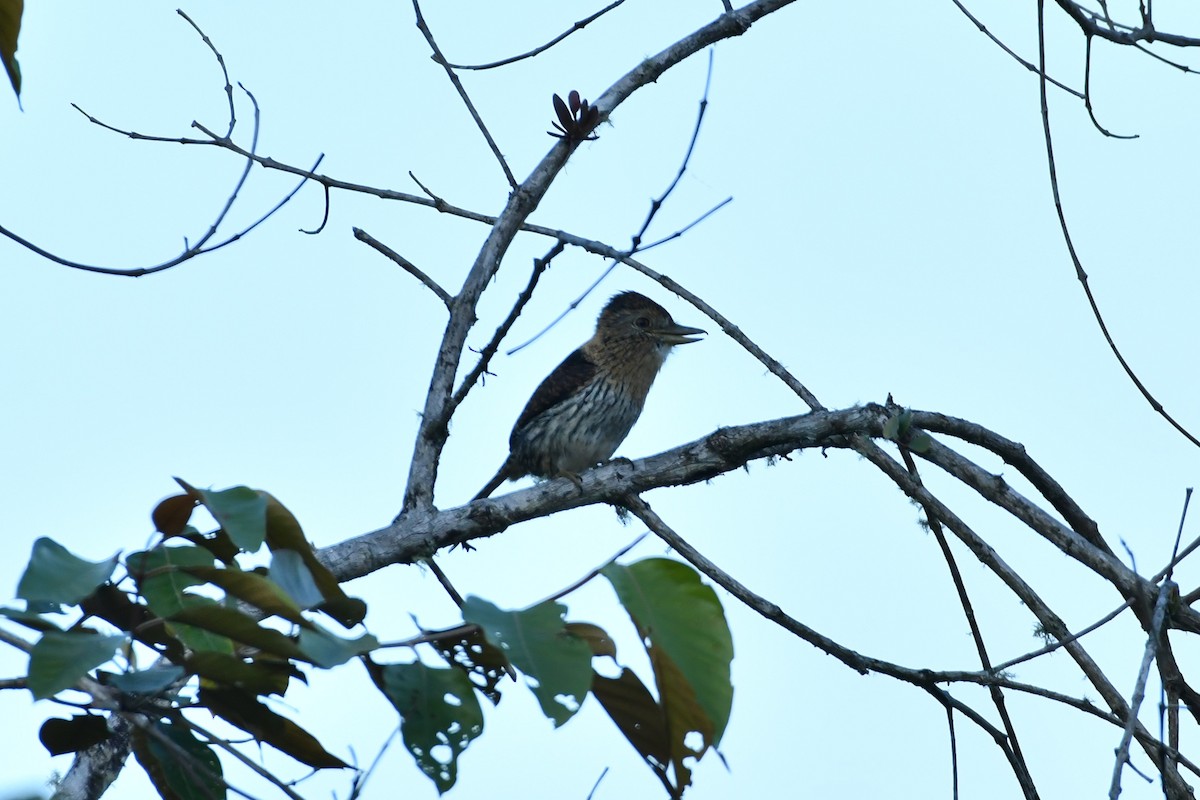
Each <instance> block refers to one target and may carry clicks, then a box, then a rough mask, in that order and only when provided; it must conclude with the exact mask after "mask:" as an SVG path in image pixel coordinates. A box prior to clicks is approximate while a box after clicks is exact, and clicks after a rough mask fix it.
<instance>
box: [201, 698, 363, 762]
mask: <svg viewBox="0 0 1200 800" xmlns="http://www.w3.org/2000/svg"><path fill="white" fill-rule="evenodd" d="M198 700H199V704H200V705H202V706H204V707H206V708H208V709H209V710H210V711H212V712H213V713H214V714H216V715H217V716H219V717H221V718H222V719H224V720H225V721H226V722H230V723H232V724H234V725H236V726H237V727H239V728H241V729H242V730H244V731H246V732H247V733H249V734H250V735H251V736H253V737H254V738H255V739H257V740H258V741H260V742H264V743H266V744H269V745H271V746H272V747H274V748H275V749H277V750H282V751H283V752H285V753H287V754H288V755H289V756H291V757H292V758H294V759H296V760H297V761H299V762H301V763H303V764H307V765H308V766H310V767H313V768H314V769H326V768H330V767H332V768H340V767H345V766H347V764H346V762H344V761H342V760H341V759H340V758H338V757H337V756H335V755H333V754H331V753H330V752H329V751H327V750H326V749H325V748H324V747H323V746H321V743H320V742H319V741H317V739H316V737H314V736H313V735H312V734H311V733H309V732H308V731H306V730H304V729H303V728H301V727H300V726H299V725H297V724H296V723H294V722H292V721H291V720H290V719H288V718H287V717H281V716H280V715H278V714H276V713H275V712H274V711H272V710H271V709H269V708H267V707H266V706H265V705H263V704H262V703H260V702H258V701H257V700H255V699H254V697H253V695H250V694H248V693H246V692H243V691H239V690H237V689H213V688H206V687H204V686H201V687H200V691H199V693H198Z"/></svg>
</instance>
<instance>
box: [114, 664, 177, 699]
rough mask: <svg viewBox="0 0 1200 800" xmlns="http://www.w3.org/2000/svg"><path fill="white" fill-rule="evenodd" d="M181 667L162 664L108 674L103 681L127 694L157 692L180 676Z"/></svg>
mask: <svg viewBox="0 0 1200 800" xmlns="http://www.w3.org/2000/svg"><path fill="white" fill-rule="evenodd" d="M183 675H184V669H183V667H175V666H169V665H168V666H164V667H149V668H148V669H141V670H136V671H134V672H125V673H121V674H120V675H109V676H107V677H106V678H105V681H104V682H105V683H106V684H108V685H109V686H112V687H115V688H116V689H119V690H120V691H122V692H127V693H129V694H158V693H159V692H161V691H162V690H163V689H166V688H167V687H168V686H170V685H171V684H173V683H174V682H175V681H177V680H179V679H180V678H182V677H183Z"/></svg>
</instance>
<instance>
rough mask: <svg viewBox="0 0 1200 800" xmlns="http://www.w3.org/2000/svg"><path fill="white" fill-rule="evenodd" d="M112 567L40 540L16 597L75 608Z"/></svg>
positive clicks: (110, 561)
mask: <svg viewBox="0 0 1200 800" xmlns="http://www.w3.org/2000/svg"><path fill="white" fill-rule="evenodd" d="M0 2H3V0H0ZM116 566H117V556H115V555H114V556H113V557H112V558H109V559H105V560H104V561H94V562H93V561H85V560H84V559H82V558H80V557H78V556H76V555H74V554H72V553H71V551H70V550H68V549H67V548H65V547H63V546H62V545H61V544H59V543H58V542H56V541H54V540H53V539H48V538H46V537H45V536H43V537H41V538H40V539H38V540H37V541H36V542H34V543H33V554H32V555H31V556H30V557H29V564H28V565H27V566H26V567H25V574H24V575H22V576H21V582H20V583H19V584H18V585H17V597H19V598H21V599H22V600H26V601H29V602H31V603H64V604H66V605H75V604H76V603H78V602H79V601H80V600H82V599H83V598H85V597H87V596H88V595H89V594H91V593H92V592H93V591H94V590H95V588H96V587H97V586H99V585H100V584H102V583H104V582H105V581H107V580H108V579H109V576H111V575H112V573H113V570H114V569H115V568H116Z"/></svg>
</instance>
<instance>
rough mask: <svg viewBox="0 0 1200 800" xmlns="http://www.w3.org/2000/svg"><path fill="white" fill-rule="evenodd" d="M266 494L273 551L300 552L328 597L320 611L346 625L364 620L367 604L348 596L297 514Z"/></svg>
mask: <svg viewBox="0 0 1200 800" xmlns="http://www.w3.org/2000/svg"><path fill="white" fill-rule="evenodd" d="M262 495H263V497H264V498H265V499H266V504H267V547H269V548H271V552H272V553H274V552H277V551H279V550H291V551H292V552H294V553H297V554H299V556H300V559H301V560H302V561H303V562H304V566H305V567H307V568H308V572H309V575H310V577H311V578H312V580H313V582H314V583H315V584H316V586H317V590H318V591H319V592H320V594H321V597H322V598H324V602H322V603H321V604H320V606H319V609H320V611H322V612H323V613H325V614H328V615H329V616H330V617H332V618H333V619H334V620H335V621H337V622H338V623H340V624H341V625H342V627H344V628H353V627H354V626H355V625H357V624H359V623H360V622H362V621H363V618H364V617H366V615H367V604H366V603H364V602H363V601H362V600H360V599H358V598H357V597H350V596H348V595H347V594H346V593H345V591H343V590H342V585H341V584H340V583H338V581H337V578H335V577H333V573H332V572H330V571H329V568H328V567H326V566H325V565H324V564H322V563H321V562H320V560H319V559H318V558H317V554H316V553H315V552H314V551H313V548H312V545H311V544H310V543H309V541H308V539H307V538H305V536H304V531H303V530H302V529H301V528H300V523H299V522H298V521H297V520H296V517H295V515H293V514H292V512H290V511H288V510H287V508H285V507H284V505H283V503H280V502H279V501H278V500H276V499H275V498H274V497H273V496H271V495H270V494H268V493H267V492H263V493H262ZM273 568H274V562H272V569H273ZM293 596H295V595H293ZM297 599H298V600H299V598H297ZM301 605H303V606H304V607H306V608H307V607H309V606H308V604H307V603H303V602H302V603H301ZM312 607H314V608H316V607H317V606H312Z"/></svg>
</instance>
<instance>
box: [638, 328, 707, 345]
mask: <svg viewBox="0 0 1200 800" xmlns="http://www.w3.org/2000/svg"><path fill="white" fill-rule="evenodd" d="M652 333H653V334H654V335H655V336H657V337H658V338H659V339H661V340H662V341H664V342H666V343H667V344H691V343H692V342H698V341H700V340H699V339H689V338H688V337H689V336H702V335H706V334H707V333H708V332H707V331H702V330H700V329H699V328H689V327H688V326H687V325H668V326H666V327H665V328H657V329H655V330H654V331H652Z"/></svg>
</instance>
